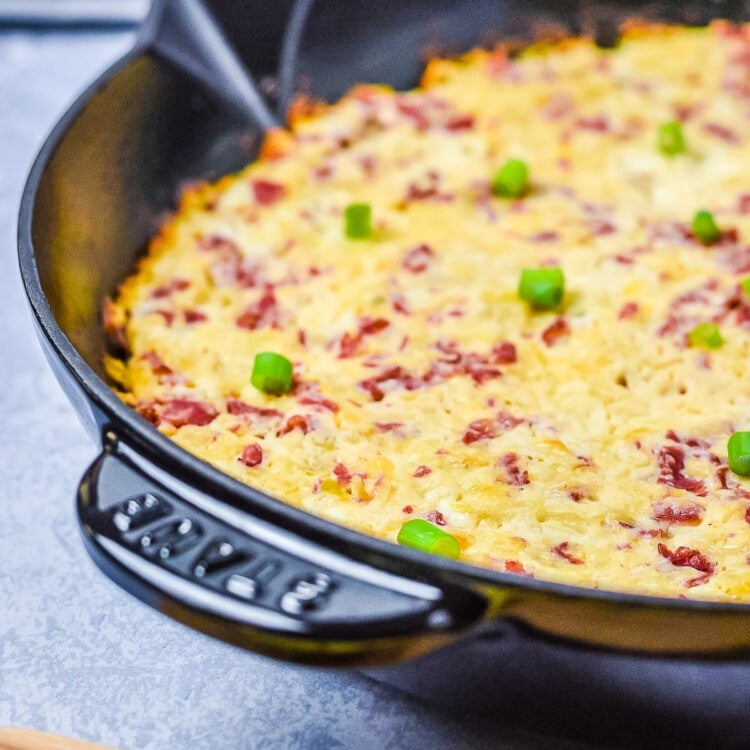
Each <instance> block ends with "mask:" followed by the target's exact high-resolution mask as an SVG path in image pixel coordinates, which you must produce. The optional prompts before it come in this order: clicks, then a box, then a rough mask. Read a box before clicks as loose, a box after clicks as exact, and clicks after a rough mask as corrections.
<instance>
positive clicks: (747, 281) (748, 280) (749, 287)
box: [740, 276, 750, 297]
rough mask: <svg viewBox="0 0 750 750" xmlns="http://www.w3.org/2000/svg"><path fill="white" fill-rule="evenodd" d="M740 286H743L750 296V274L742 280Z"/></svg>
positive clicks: (743, 289)
mask: <svg viewBox="0 0 750 750" xmlns="http://www.w3.org/2000/svg"><path fill="white" fill-rule="evenodd" d="M740 286H741V287H742V291H743V292H744V293H745V296H746V297H750V276H745V278H744V279H742V281H740Z"/></svg>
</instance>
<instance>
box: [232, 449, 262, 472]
mask: <svg viewBox="0 0 750 750" xmlns="http://www.w3.org/2000/svg"><path fill="white" fill-rule="evenodd" d="M237 460H238V461H239V462H240V463H241V464H244V465H245V466H247V467H248V468H250V469H252V468H253V467H254V466H260V464H261V463H262V461H263V449H262V448H261V447H260V446H259V445H258V443H253V444H252V445H246V446H245V447H244V448H243V449H242V453H240V455H239V458H238V459H237Z"/></svg>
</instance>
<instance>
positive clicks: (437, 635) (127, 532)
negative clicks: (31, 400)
mask: <svg viewBox="0 0 750 750" xmlns="http://www.w3.org/2000/svg"><path fill="white" fill-rule="evenodd" d="M78 516H79V520H80V524H81V528H82V530H83V536H84V541H85V543H86V547H87V550H88V552H89V554H90V555H91V556H92V558H93V559H94V561H95V562H96V564H97V565H98V566H99V567H100V568H101V569H102V570H103V571H104V572H105V573H106V574H107V575H108V576H109V577H110V578H112V579H113V580H114V581H115V582H116V583H118V584H119V585H120V586H122V587H123V588H125V589H126V590H127V591H129V592H130V593H131V594H134V595H135V596H136V597H138V598H139V599H141V600H143V601H144V602H146V603H147V604H149V605H151V606H152V607H155V608H156V609H158V610H160V611H161V612H164V613H165V614H168V615H170V616H171V617H174V618H175V619H177V620H180V621H182V622H184V623H185V624H188V625H190V626H191V627H194V628H197V629H199V630H202V631H203V632H206V633H209V634H210V635H213V636H215V637H218V638H221V639H222V640H225V641H229V642H231V643H234V644H236V645H239V646H242V647H244V648H248V649H251V650H254V651H259V652H261V653H266V654H269V655H272V656H276V657H280V658H284V659H288V660H291V661H297V662H307V663H311V664H316V665H346V666H364V665H369V664H386V663H390V662H393V661H398V660H402V659H406V658H410V657H412V656H416V655H418V654H421V653H424V652H426V651H429V650H432V649H434V648H437V647H438V646H441V645H444V644H446V643H448V642H450V641H452V640H455V639H456V638H458V637H459V636H460V635H461V634H462V632H463V631H465V630H466V629H467V628H468V627H469V626H471V625H473V624H474V623H476V622H478V621H479V620H481V619H482V615H483V614H484V611H485V609H486V602H485V600H484V598H483V597H481V596H480V595H478V594H476V593H474V592H473V591H468V590H466V589H463V588H461V587H458V586H452V585H450V584H447V585H443V584H441V585H440V587H438V586H435V585H431V584H427V583H422V582H418V581H415V580H412V579H408V578H403V577H401V576H397V575H394V574H391V573H387V572H385V571H383V570H380V569H378V568H375V567H373V566H369V565H365V564H362V563H360V562H356V561H354V560H352V559H351V558H348V557H346V556H345V555H343V554H340V553H338V552H335V551H333V550H330V549H325V548H323V547H320V546H318V545H316V544H313V543H312V542H310V541H307V540H305V539H304V538H302V537H300V536H298V535H295V534H293V533H291V532H289V531H287V530H284V529H281V528H279V527H278V526H274V525H272V524H269V523H267V522H265V521H262V520H260V519H258V518H255V517H253V516H250V515H249V514H248V513H245V512H242V511H239V510H237V509H235V508H233V507H231V506H229V505H228V504H227V503H223V502H219V501H217V500H216V499H215V498H212V497H210V496H209V495H207V494H204V493H202V492H200V491H198V490H196V489H195V488H193V487H190V486H189V485H186V484H184V483H183V482H181V481H180V480H179V479H178V478H176V477H174V476H171V475H169V474H168V473H167V472H165V471H164V470H163V469H159V468H158V467H156V466H155V465H154V464H152V463H150V462H149V461H147V460H146V459H144V458H143V457H142V456H140V455H139V454H137V453H136V452H135V451H133V450H132V449H131V448H129V447H128V446H127V445H125V444H123V443H122V442H121V441H119V440H118V439H117V438H116V437H115V436H114V435H113V434H109V435H108V436H106V437H105V447H104V449H103V451H102V453H101V454H100V455H99V456H98V458H97V459H96V460H95V461H94V463H93V464H92V465H91V466H90V467H89V469H88V470H87V472H86V474H85V475H84V477H83V479H82V480H81V484H80V487H79V492H78Z"/></svg>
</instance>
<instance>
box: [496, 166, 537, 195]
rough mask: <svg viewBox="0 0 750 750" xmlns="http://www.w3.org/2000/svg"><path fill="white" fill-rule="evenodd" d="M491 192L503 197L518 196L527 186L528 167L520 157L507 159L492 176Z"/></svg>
mask: <svg viewBox="0 0 750 750" xmlns="http://www.w3.org/2000/svg"><path fill="white" fill-rule="evenodd" d="M491 187H492V193H493V195H500V196H502V197H503V198H520V197H521V196H522V195H523V194H524V193H525V192H526V191H527V190H528V187H529V168H528V167H527V166H526V162H524V161H521V160H520V159H508V161H506V162H505V164H503V166H502V167H500V169H499V170H498V171H497V173H496V174H495V176H494V177H493V178H492V185H491Z"/></svg>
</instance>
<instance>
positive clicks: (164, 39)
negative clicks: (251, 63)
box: [138, 0, 280, 130]
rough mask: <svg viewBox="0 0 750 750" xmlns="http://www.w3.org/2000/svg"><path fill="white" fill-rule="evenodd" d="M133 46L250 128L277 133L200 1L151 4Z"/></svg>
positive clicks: (262, 102) (161, 0)
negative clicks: (195, 83) (176, 72)
mask: <svg viewBox="0 0 750 750" xmlns="http://www.w3.org/2000/svg"><path fill="white" fill-rule="evenodd" d="M138 44H139V46H140V48H141V49H144V50H148V51H150V52H152V53H154V54H156V55H159V56H160V57H162V58H164V59H166V60H168V61H169V62H171V63H172V64H173V65H175V66H177V67H178V68H179V69H180V70H182V71H184V72H185V73H187V74H188V75H189V76H191V77H192V78H194V79H195V80H197V81H198V82H199V83H200V84H201V85H202V86H203V87H204V88H205V89H207V90H208V91H209V92H210V93H212V94H213V95H214V96H216V97H218V98H219V99H221V100H222V101H224V102H225V103H226V104H228V105H229V106H230V107H232V108H234V109H235V110H237V111H238V112H239V113H240V114H241V115H242V116H243V117H244V118H245V119H247V120H249V121H250V122H251V123H253V124H254V125H258V126H260V127H261V128H262V129H263V130H269V129H270V128H276V127H279V124H280V123H279V121H278V119H277V118H276V116H275V115H274V114H273V112H271V110H270V109H269V107H268V105H267V103H266V101H265V99H264V98H263V95H262V94H261V93H260V91H259V89H258V87H257V86H256V84H255V81H254V80H253V77H252V76H251V75H250V73H248V71H247V70H246V69H245V67H244V66H243V64H242V62H241V61H240V59H239V57H238V56H237V54H236V53H235V51H234V49H233V48H232V45H231V44H230V42H229V40H228V39H227V37H226V35H225V34H224V32H223V31H222V29H221V27H220V25H219V24H218V23H217V21H216V19H215V18H214V17H213V15H212V14H211V13H210V12H209V10H208V8H207V7H206V5H205V3H203V2H202V0H154V2H153V4H152V6H151V10H150V11H149V14H148V16H147V17H146V20H145V21H144V22H143V25H142V26H141V30H140V33H139V42H138Z"/></svg>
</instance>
